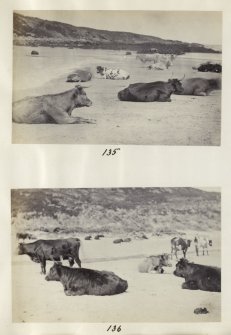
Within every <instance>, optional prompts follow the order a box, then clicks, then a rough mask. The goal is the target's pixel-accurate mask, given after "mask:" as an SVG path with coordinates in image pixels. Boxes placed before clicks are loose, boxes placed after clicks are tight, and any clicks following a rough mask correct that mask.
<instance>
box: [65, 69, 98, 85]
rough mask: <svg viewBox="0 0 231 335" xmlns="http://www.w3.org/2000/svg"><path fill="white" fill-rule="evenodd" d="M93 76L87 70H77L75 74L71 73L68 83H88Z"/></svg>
mask: <svg viewBox="0 0 231 335" xmlns="http://www.w3.org/2000/svg"><path fill="white" fill-rule="evenodd" d="M91 78H92V74H91V72H90V71H87V70H75V72H74V73H71V74H69V75H68V77H67V82H71V83H72V82H86V81H89V80H91Z"/></svg>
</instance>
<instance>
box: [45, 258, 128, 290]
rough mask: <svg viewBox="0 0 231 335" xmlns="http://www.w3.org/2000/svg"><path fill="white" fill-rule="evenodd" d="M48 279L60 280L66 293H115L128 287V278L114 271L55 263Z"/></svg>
mask: <svg viewBox="0 0 231 335" xmlns="http://www.w3.org/2000/svg"><path fill="white" fill-rule="evenodd" d="M45 279H46V280H48V281H50V280H54V281H60V282H61V283H62V285H63V288H64V292H65V294H66V295H68V296H70V295H100V296H103V295H114V294H119V293H123V292H125V291H126V289H127V288H128V283H127V281H126V280H123V279H121V278H120V277H118V276H117V275H115V274H114V273H113V272H108V271H96V270H91V269H71V268H68V267H66V266H63V265H60V264H54V265H53V266H52V268H51V269H50V272H49V274H48V275H47V276H46V277H45Z"/></svg>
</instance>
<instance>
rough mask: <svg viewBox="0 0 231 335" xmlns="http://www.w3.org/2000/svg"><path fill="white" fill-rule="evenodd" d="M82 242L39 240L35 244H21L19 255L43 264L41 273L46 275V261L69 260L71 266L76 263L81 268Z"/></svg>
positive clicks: (76, 239)
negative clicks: (80, 250)
mask: <svg viewBox="0 0 231 335" xmlns="http://www.w3.org/2000/svg"><path fill="white" fill-rule="evenodd" d="M79 248H80V240H79V239H78V238H67V239H59V240H37V241H35V242H33V243H19V246H18V254H19V255H28V256H29V257H30V259H31V260H32V261H34V262H37V263H40V264H41V273H44V274H45V273H46V261H48V260H49V261H60V260H61V259H63V260H65V259H68V260H69V264H70V266H73V265H74V261H75V262H76V263H77V264H78V266H79V267H81V261H80V259H79Z"/></svg>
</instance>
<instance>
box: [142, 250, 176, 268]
mask: <svg viewBox="0 0 231 335" xmlns="http://www.w3.org/2000/svg"><path fill="white" fill-rule="evenodd" d="M163 266H172V264H171V263H170V262H169V255H168V254H162V255H157V256H149V257H147V258H145V260H144V261H143V262H142V263H140V264H139V267H138V269H139V272H143V273H150V272H153V271H157V272H158V273H163V272H164V269H163Z"/></svg>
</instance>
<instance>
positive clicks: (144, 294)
mask: <svg viewBox="0 0 231 335" xmlns="http://www.w3.org/2000/svg"><path fill="white" fill-rule="evenodd" d="M193 234H194V233H193V232H187V237H192V236H193ZM209 236H210V237H212V239H213V247H211V249H210V250H209V255H208V256H207V255H206V256H202V255H200V256H199V257H197V256H196V254H195V250H194V246H193V245H192V246H191V248H189V251H188V254H187V258H188V259H189V260H190V261H193V262H195V263H199V264H205V265H212V266H218V267H220V265H221V260H220V232H210V233H209ZM59 237H60V236H59ZM40 238H42V236H41V237H40ZM50 238H52V236H50ZM56 238H57V236H56ZM113 239H114V237H106V238H104V239H102V240H99V241H96V240H92V241H85V240H84V239H83V238H82V237H81V240H82V246H81V249H80V258H81V260H82V266H83V267H86V268H91V269H97V270H107V271H113V272H115V273H116V274H117V275H119V276H120V277H121V278H123V279H126V280H127V281H128V290H127V291H126V292H125V293H122V294H119V295H115V296H104V297H97V296H71V297H70V296H69V297H68V296H66V295H65V294H64V291H63V287H62V284H61V283H60V282H47V281H46V280H45V279H44V276H43V275H41V274H40V265H39V264H37V263H33V262H32V261H31V260H30V259H29V257H28V256H26V255H23V256H18V255H16V244H14V246H15V250H14V251H13V259H12V277H13V281H12V282H13V287H12V289H13V290H12V292H13V322H110V321H113V322H219V321H220V319H221V293H216V292H205V291H199V290H197V291H191V290H183V289H182V288H181V284H182V283H183V281H184V280H183V278H179V277H176V276H174V275H173V271H174V269H175V264H176V260H175V257H173V260H172V265H173V266H172V267H165V272H164V274H158V273H150V274H149V273H139V272H138V264H139V263H140V262H141V261H142V260H143V259H144V257H145V256H147V255H150V254H159V253H162V252H169V251H170V239H171V236H160V237H157V236H152V237H151V236H150V238H149V239H148V240H134V239H133V240H132V242H130V243H123V244H119V245H116V244H113V243H112V241H113ZM179 257H181V254H179ZM64 264H65V262H64ZM66 265H67V264H66ZM51 266H52V262H47V271H49V268H50V267H51ZM197 307H203V308H204V307H206V308H207V310H208V311H209V313H208V314H202V315H196V314H194V313H193V311H194V309H195V308H197Z"/></svg>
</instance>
